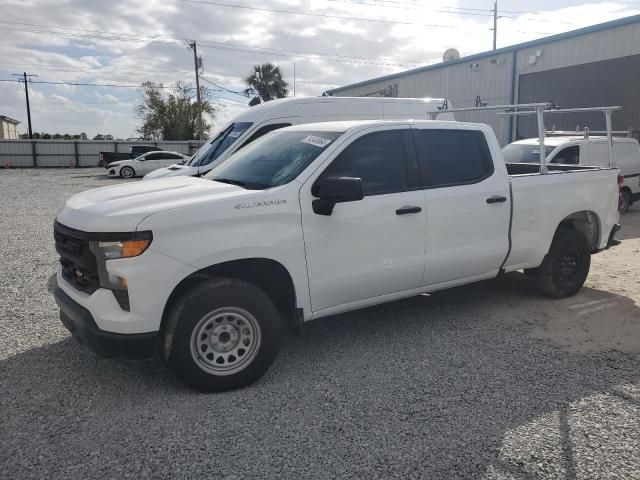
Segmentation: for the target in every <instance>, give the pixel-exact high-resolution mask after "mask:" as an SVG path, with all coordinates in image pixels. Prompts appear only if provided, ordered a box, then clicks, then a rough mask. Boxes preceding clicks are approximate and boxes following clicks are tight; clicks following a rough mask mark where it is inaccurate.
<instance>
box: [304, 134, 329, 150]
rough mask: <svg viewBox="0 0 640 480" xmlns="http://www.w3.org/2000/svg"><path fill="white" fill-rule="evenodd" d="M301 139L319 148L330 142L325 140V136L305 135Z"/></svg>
mask: <svg viewBox="0 0 640 480" xmlns="http://www.w3.org/2000/svg"><path fill="white" fill-rule="evenodd" d="M301 141H302V142H304V143H308V144H309V145H314V146H316V147H320V148H324V147H326V146H327V145H329V144H330V143H331V140H327V139H326V138H322V137H316V136H315V135H307V136H306V137H304V138H303V139H302V140H301Z"/></svg>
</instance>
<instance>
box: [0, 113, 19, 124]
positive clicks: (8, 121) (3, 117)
mask: <svg viewBox="0 0 640 480" xmlns="http://www.w3.org/2000/svg"><path fill="white" fill-rule="evenodd" d="M0 120H4V121H5V122H7V123H13V124H14V125H17V124H19V123H20V122H19V121H18V120H16V119H14V118H11V117H7V116H6V115H0Z"/></svg>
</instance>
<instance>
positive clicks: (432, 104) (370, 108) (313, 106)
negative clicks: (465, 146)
mask: <svg viewBox="0 0 640 480" xmlns="http://www.w3.org/2000/svg"><path fill="white" fill-rule="evenodd" d="M447 103H448V102H447ZM444 105H445V100H444V99H441V98H388V97H355V98H354V97H307V98H283V99H281V100H273V101H271V102H266V103H263V104H260V105H257V106H255V107H253V108H250V109H249V110H247V111H246V112H244V113H242V114H240V115H238V116H237V117H236V118H234V119H233V121H232V122H230V123H229V124H227V125H226V126H225V127H224V128H222V130H220V131H219V133H218V134H217V135H215V136H214V137H213V138H212V139H211V140H210V141H208V142H207V143H205V144H204V145H203V146H202V147H201V148H200V150H198V151H197V152H196V154H195V155H193V156H192V157H191V160H190V161H189V162H188V163H187V164H184V165H171V166H170V167H167V168H163V169H161V170H157V171H155V172H152V173H150V174H148V175H146V176H145V180H148V179H153V178H161V177H177V176H198V175H204V174H205V173H207V172H208V171H209V170H211V169H212V168H213V167H215V166H216V165H218V164H220V163H222V162H223V161H224V160H225V159H227V158H228V157H229V156H230V155H231V154H233V153H234V152H236V151H238V150H239V149H241V148H243V147H245V146H247V145H249V144H250V143H251V142H254V141H255V140H257V139H258V138H260V137H261V136H263V135H265V134H267V133H269V132H272V131H274V130H277V129H279V128H283V127H290V126H291V125H301V124H303V123H312V122H329V121H336V120H407V119H415V120H419V119H423V120H426V119H427V118H428V116H427V111H430V110H437V109H439V108H442V107H443V106H444ZM448 108H451V105H450V104H448ZM440 119H441V120H453V114H452V113H443V114H442V115H441V116H440Z"/></svg>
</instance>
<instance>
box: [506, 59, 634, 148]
mask: <svg viewBox="0 0 640 480" xmlns="http://www.w3.org/2000/svg"><path fill="white" fill-rule="evenodd" d="M550 100H551V101H553V103H554V104H555V105H558V106H559V107H561V108H570V107H600V106H606V105H621V106H622V111H621V112H615V113H614V114H613V129H614V130H626V129H628V128H629V127H631V128H632V130H633V135H634V137H636V138H638V134H639V132H640V55H632V56H629V57H622V58H615V59H612V60H603V61H600V62H593V63H586V64H582V65H575V66H572V67H566V68H558V69H555V70H547V71H544V72H536V73H528V74H526V75H520V77H519V86H518V103H531V102H546V101H550ZM554 125H555V127H556V129H558V130H575V128H576V126H579V127H580V128H581V129H582V128H584V127H585V126H587V127H589V128H590V129H591V130H604V129H605V125H604V114H602V113H581V114H558V115H546V116H545V126H546V127H547V129H551V128H552V126H554ZM537 132H538V130H537V127H536V123H535V118H533V117H519V118H518V125H517V130H516V136H517V138H527V137H536V136H537V135H538V133H537Z"/></svg>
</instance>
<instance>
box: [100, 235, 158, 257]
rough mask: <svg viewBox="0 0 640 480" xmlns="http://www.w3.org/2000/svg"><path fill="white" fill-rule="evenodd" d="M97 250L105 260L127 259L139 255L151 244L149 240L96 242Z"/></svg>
mask: <svg viewBox="0 0 640 480" xmlns="http://www.w3.org/2000/svg"><path fill="white" fill-rule="evenodd" d="M97 244H98V245H97V247H98V250H99V251H100V252H101V253H102V255H104V258H105V259H106V260H111V259H114V258H129V257H137V256H138V255H141V254H142V253H143V252H144V251H145V250H146V249H147V248H148V247H149V245H150V244H151V239H150V238H149V239H144V240H123V241H120V242H97Z"/></svg>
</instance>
